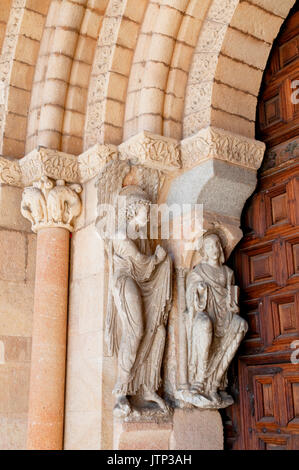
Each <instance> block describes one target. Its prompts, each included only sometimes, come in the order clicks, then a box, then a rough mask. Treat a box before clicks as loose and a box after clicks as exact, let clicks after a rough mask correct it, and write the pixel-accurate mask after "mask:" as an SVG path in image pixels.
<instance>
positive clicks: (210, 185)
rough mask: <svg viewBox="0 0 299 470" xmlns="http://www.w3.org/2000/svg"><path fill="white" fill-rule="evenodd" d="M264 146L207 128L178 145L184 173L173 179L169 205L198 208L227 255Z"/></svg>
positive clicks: (235, 239)
mask: <svg viewBox="0 0 299 470" xmlns="http://www.w3.org/2000/svg"><path fill="white" fill-rule="evenodd" d="M264 152H265V144H263V143H262V142H259V141H257V140H254V139H249V138H246V137H244V136H240V135H236V134H232V133H230V132H228V131H225V130H222V129H216V128H214V127H207V128H205V129H201V130H200V131H199V132H198V133H197V134H196V135H194V136H192V137H189V138H187V139H184V140H182V141H181V160H182V166H183V169H182V171H181V172H180V173H179V174H178V175H175V178H174V179H173V180H172V182H171V185H170V189H169V192H168V196H167V203H168V204H170V205H171V204H180V205H182V204H190V205H191V206H192V205H194V204H202V205H203V215H204V229H205V230H210V229H213V230H216V231H218V232H221V233H222V235H223V238H224V239H225V240H226V243H225V253H226V256H229V255H230V253H231V251H232V250H233V248H234V247H235V246H236V244H237V243H238V242H239V240H240V239H241V237H242V231H241V229H240V217H241V213H242V210H243V208H244V204H245V202H246V200H247V199H248V198H249V197H250V195H251V194H252V192H253V191H254V189H255V186H256V181H257V180H256V172H257V169H258V168H259V167H260V165H261V163H262V160H263V156H264Z"/></svg>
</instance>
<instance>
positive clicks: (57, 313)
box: [21, 176, 81, 450]
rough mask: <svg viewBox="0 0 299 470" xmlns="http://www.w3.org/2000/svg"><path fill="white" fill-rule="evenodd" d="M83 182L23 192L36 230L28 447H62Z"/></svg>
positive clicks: (44, 183) (46, 184)
mask: <svg viewBox="0 0 299 470" xmlns="http://www.w3.org/2000/svg"><path fill="white" fill-rule="evenodd" d="M79 192H81V187H80V186H79V185H70V186H67V185H66V184H65V182H64V181H63V180H57V181H56V183H55V182H54V181H53V180H51V179H49V178H48V177H46V176H44V177H42V178H41V179H40V181H38V182H34V183H33V186H31V187H27V188H25V190H24V192H23V198H22V204H21V212H22V214H23V216H24V217H26V218H27V219H28V220H30V221H31V223H32V229H33V231H34V232H36V233H37V260H36V278H35V294H34V314H33V335H32V358H31V377H30V389H29V412H28V434H27V448H28V449H31V450H61V449H62V448H63V427H64V395H65V367H66V366H65V363H66V328H67V307H68V272H69V239H70V231H72V221H73V219H74V218H75V217H76V216H78V215H79V214H80V211H81V201H80V199H79V196H78V193H79Z"/></svg>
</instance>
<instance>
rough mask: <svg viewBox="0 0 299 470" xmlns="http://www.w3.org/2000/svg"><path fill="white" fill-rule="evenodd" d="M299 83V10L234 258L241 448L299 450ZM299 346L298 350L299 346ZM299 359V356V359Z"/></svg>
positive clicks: (264, 126)
mask: <svg viewBox="0 0 299 470" xmlns="http://www.w3.org/2000/svg"><path fill="white" fill-rule="evenodd" d="M295 79H299V12H298V6H297V7H295V8H294V10H293V12H292V15H291V16H290V18H289V19H288V20H287V22H286V25H285V27H284V29H283V30H282V32H281V34H280V36H279V38H278V40H277V41H276V45H275V46H274V48H273V51H272V54H271V58H270V61H269V64H268V66H267V69H266V72H265V75H264V80H263V86H262V89H261V94H260V98H259V105H258V117H259V130H258V138H260V139H261V140H263V141H264V142H266V144H267V151H266V156H265V159H264V162H263V165H262V169H261V171H260V174H259V180H258V186H257V190H256V192H255V194H254V196H253V197H252V198H251V200H250V202H249V203H248V204H247V208H246V211H245V214H244V217H243V230H244V233H245V236H244V238H243V240H242V241H241V243H240V244H239V246H238V248H237V249H236V250H235V253H234V254H233V256H232V267H233V269H234V270H235V273H236V278H237V282H238V284H239V285H240V287H241V298H240V306H241V314H242V315H243V316H244V318H246V320H247V321H248V324H249V331H248V333H247V335H246V337H245V339H244V341H243V344H242V346H241V348H240V350H239V353H238V357H237V358H236V359H235V361H234V363H233V365H232V368H231V370H230V374H231V382H232V384H233V385H232V387H231V392H232V394H233V395H234V397H235V405H234V406H232V407H230V408H229V409H228V410H227V412H226V413H227V414H226V418H227V423H228V425H227V427H226V429H227V439H226V441H227V445H228V446H229V447H230V448H233V449H261V450H291V449H299V364H296V363H295V362H294V361H293V362H292V357H293V356H292V353H294V349H293V348H294V347H297V348H298V349H299V105H296V104H294V103H293V102H292V100H291V94H292V92H293V89H292V82H293V81H294V80H295ZM296 345H297V346H296ZM298 356H299V354H298Z"/></svg>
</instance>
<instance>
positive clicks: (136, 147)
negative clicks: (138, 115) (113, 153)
mask: <svg viewBox="0 0 299 470" xmlns="http://www.w3.org/2000/svg"><path fill="white" fill-rule="evenodd" d="M119 152H120V157H121V158H122V159H124V160H130V161H131V162H132V163H133V164H135V165H143V166H144V167H147V168H152V169H154V170H160V171H163V172H169V171H174V170H177V169H180V168H181V160H180V146H179V142H178V141H176V140H175V139H170V138H167V137H162V136H160V135H155V134H152V133H150V132H146V131H144V132H141V133H140V134H137V135H135V136H134V137H132V138H131V139H129V140H127V141H126V142H124V143H123V144H121V145H120V146H119Z"/></svg>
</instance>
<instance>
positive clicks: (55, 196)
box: [21, 176, 82, 233]
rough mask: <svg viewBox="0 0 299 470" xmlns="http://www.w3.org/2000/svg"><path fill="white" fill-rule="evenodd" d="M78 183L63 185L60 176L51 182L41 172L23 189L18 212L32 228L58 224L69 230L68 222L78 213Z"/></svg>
mask: <svg viewBox="0 0 299 470" xmlns="http://www.w3.org/2000/svg"><path fill="white" fill-rule="evenodd" d="M81 191H82V187H81V186H80V185H79V184H71V185H68V186H67V185H66V183H65V181H64V180H60V179H59V180H57V181H56V182H54V181H53V180H51V179H50V178H48V177H47V176H42V177H41V179H40V180H39V181H35V182H34V183H33V185H32V186H28V187H26V188H25V189H24V191H23V195H22V202H21V213H22V215H23V216H24V217H25V218H26V219H28V220H29V221H30V222H31V224H32V231H33V232H35V233H36V232H37V231H38V230H40V229H41V228H50V227H56V228H57V227H60V228H65V229H67V230H69V231H70V232H72V231H73V226H72V223H73V221H74V219H75V218H76V217H78V216H79V215H80V213H81V209H82V204H81V200H80V197H79V195H78V194H79V193H81Z"/></svg>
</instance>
